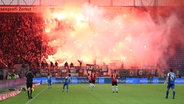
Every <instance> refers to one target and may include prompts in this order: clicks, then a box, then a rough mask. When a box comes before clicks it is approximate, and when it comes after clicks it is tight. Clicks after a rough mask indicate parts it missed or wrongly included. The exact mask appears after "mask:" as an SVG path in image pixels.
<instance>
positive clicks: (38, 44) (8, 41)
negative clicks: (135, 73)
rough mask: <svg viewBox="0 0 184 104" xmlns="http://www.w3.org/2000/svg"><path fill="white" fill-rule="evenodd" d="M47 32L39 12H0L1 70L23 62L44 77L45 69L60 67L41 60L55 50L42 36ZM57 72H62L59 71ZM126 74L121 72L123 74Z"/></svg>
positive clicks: (14, 72)
mask: <svg viewBox="0 0 184 104" xmlns="http://www.w3.org/2000/svg"><path fill="white" fill-rule="evenodd" d="M44 31H45V27H44V20H43V18H42V17H41V16H40V15H39V14H36V13H1V14H0V70H1V69H5V68H8V69H14V65H15V64H21V65H22V68H25V67H26V65H27V64H28V65H29V68H31V69H33V70H34V73H35V75H37V76H41V72H42V70H43V69H44V70H46V71H45V72H46V74H45V75H47V74H48V73H49V72H50V70H51V69H52V67H54V68H56V69H58V63H52V62H51V63H47V62H43V61H42V60H41V57H42V56H45V55H48V53H47V52H50V51H49V50H48V49H52V48H51V47H49V46H47V42H46V39H45V37H43V35H44ZM56 66H57V67H56ZM2 73H3V71H0V78H1V77H2ZM6 73H7V75H6V78H8V79H11V78H15V77H16V78H19V77H22V74H23V73H24V72H17V71H12V70H7V72H6ZM9 73H10V75H9ZM54 73H56V74H59V73H60V71H57V72H54ZM99 73H101V71H99ZM124 73H125V72H122V75H123V74H124ZM127 73H130V72H127ZM102 74H103V73H102ZM56 76H57V75H56ZM10 77H11V78H10Z"/></svg>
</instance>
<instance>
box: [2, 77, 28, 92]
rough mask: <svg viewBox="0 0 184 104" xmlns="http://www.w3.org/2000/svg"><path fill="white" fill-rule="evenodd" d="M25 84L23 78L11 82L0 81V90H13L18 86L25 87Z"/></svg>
mask: <svg viewBox="0 0 184 104" xmlns="http://www.w3.org/2000/svg"><path fill="white" fill-rule="evenodd" d="M25 84H26V79H25V78H19V79H12V80H1V81H0V90H5V89H14V88H16V87H18V86H21V85H25Z"/></svg>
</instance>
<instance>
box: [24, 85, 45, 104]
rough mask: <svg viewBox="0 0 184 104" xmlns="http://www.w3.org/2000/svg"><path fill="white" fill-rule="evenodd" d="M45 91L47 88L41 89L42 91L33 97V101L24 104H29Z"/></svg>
mask: <svg viewBox="0 0 184 104" xmlns="http://www.w3.org/2000/svg"><path fill="white" fill-rule="evenodd" d="M46 89H47V87H46V88H45V89H43V90H42V91H40V92H39V93H38V94H37V95H36V96H35V97H33V99H30V100H28V101H27V102H26V104H29V103H30V102H31V101H32V100H34V99H35V98H36V97H38V96H39V95H40V94H41V93H43V92H44V91H45V90H46Z"/></svg>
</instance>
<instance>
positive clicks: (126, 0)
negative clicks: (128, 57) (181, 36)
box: [0, 0, 184, 6]
mask: <svg viewBox="0 0 184 104" xmlns="http://www.w3.org/2000/svg"><path fill="white" fill-rule="evenodd" d="M76 1H77V2H76ZM86 2H87V3H90V4H92V5H97V6H181V5H182V6H183V4H184V0H105V2H104V0H0V5H1V6H5V5H6V6H22V5H24V6H26V5H29V6H40V5H41V6H53V5H63V4H67V3H77V4H84V3H86Z"/></svg>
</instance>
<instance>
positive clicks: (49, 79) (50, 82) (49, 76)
mask: <svg viewBox="0 0 184 104" xmlns="http://www.w3.org/2000/svg"><path fill="white" fill-rule="evenodd" d="M47 82H48V88H51V87H52V76H51V75H50V74H48V76H47Z"/></svg>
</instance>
